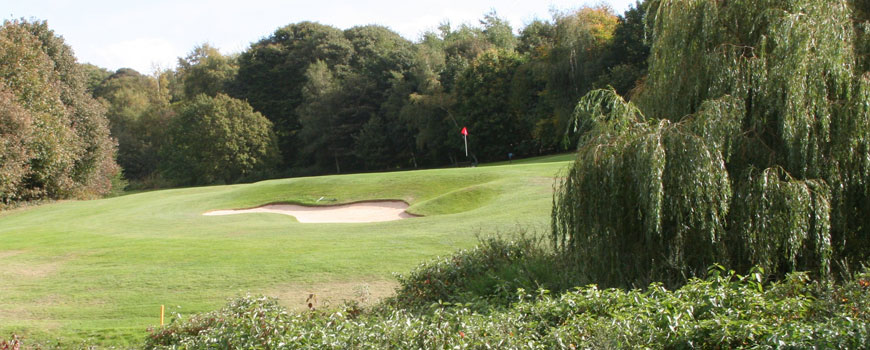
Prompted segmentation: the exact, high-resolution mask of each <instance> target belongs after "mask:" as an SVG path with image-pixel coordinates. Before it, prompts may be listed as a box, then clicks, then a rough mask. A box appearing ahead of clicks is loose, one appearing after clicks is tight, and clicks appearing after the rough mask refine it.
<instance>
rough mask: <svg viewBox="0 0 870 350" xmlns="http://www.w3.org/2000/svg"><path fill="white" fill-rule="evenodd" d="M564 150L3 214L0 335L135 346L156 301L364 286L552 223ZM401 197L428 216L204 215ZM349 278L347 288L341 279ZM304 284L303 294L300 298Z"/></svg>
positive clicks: (203, 304)
mask: <svg viewBox="0 0 870 350" xmlns="http://www.w3.org/2000/svg"><path fill="white" fill-rule="evenodd" d="M567 165H568V163H567V162H565V161H557V162H553V161H552V160H546V159H545V160H542V162H537V163H536V162H534V160H531V161H529V160H526V164H513V165H509V166H508V165H503V166H491V167H478V168H461V169H438V170H422V171H407V172H397V173H378V174H359V175H342V176H324V177H310V178H296V179H283V180H271V181H264V182H259V183H255V184H246V185H233V186H215V187H199V188H187V189H175V190H165V191H154V192H145V193H138V194H132V195H127V196H121V197H116V198H111V199H104V200H95V201H69V202H60V203H53V204H47V205H42V206H38V207H32V208H26V209H18V210H12V211H8V212H4V213H0V337H2V336H3V335H9V334H11V333H16V334H23V335H24V336H26V337H27V339H29V340H31V341H37V340H38V341H48V340H60V341H62V342H64V343H65V344H70V343H80V342H86V343H89V344H90V343H96V344H98V345H119V346H131V345H136V344H139V343H141V341H142V339H143V338H144V336H145V334H146V329H147V327H149V326H153V325H156V324H158V323H159V319H158V316H159V310H160V305H161V304H163V305H166V306H167V319H168V318H169V315H170V312H180V313H182V314H190V313H194V312H202V311H207V310H212V309H216V308H218V307H220V306H221V305H223V304H224V302H225V301H226V299H227V298H230V297H233V296H237V295H240V294H244V293H248V292H250V293H266V294H275V295H282V296H283V297H287V298H290V299H292V300H296V299H295V298H296V297H297V296H294V295H290V296H287V295H286V294H287V293H282V291H285V290H296V289H294V287H293V286H296V285H314V284H329V283H336V284H337V285H343V286H348V285H354V284H356V283H358V284H360V285H362V284H365V283H368V282H379V281H386V280H391V279H392V273H394V272H400V273H403V272H407V271H409V270H410V269H411V268H412V267H413V266H415V265H416V264H418V263H419V262H421V261H423V260H425V259H427V258H431V257H433V256H436V255H445V254H449V253H451V252H452V251H454V250H456V249H458V248H466V247H470V246H472V245H473V244H474V243H475V237H474V236H475V234H476V233H487V232H495V231H510V230H512V229H513V228H515V227H517V226H523V227H531V228H533V229H544V228H545V227H546V226H547V223H548V220H549V212H550V208H551V205H552V204H551V201H552V188H553V177H554V176H556V175H557V174H558V173H559V172H560V171H561V170H564V169H565V168H566V167H567ZM321 197H325V198H328V199H333V198H334V199H335V200H336V201H335V202H330V204H334V203H348V202H356V201H362V200H375V199H401V200H404V201H406V202H408V203H409V204H411V207H410V208H409V211H410V212H412V213H415V214H420V215H425V216H424V217H419V218H413V219H407V220H401V221H393V222H383V223H368V224H301V223H298V222H297V221H296V220H295V219H294V218H293V217H290V216H284V215H276V214H244V215H230V216H217V217H206V216H203V215H202V213H204V212H206V211H208V210H213V209H232V208H248V207H254V206H258V205H261V204H266V203H274V202H293V203H302V204H314V203H316V202H317V200H318V199H319V198H321ZM345 288H346V287H345ZM304 297H305V296H304V295H299V296H298V299H299V300H302V299H304Z"/></svg>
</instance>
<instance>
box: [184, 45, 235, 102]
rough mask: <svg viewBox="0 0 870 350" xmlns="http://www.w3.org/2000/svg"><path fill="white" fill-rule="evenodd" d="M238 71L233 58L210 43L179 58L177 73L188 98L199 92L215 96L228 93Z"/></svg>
mask: <svg viewBox="0 0 870 350" xmlns="http://www.w3.org/2000/svg"><path fill="white" fill-rule="evenodd" d="M237 71H238V66H237V65H236V62H235V60H234V59H233V58H230V57H226V56H224V55H222V54H221V53H220V51H219V50H218V49H216V48H214V47H212V46H211V45H209V44H202V45H199V46H197V47H195V48H194V49H193V51H191V52H190V54H188V55H187V57H185V58H179V59H178V70H177V74H178V75H179V78H180V80H181V84H182V86H183V87H184V96H185V97H186V98H188V99H192V98H194V97H196V95H199V94H206V95H209V96H212V97H214V96H216V95H217V94H218V93H226V92H227V90H228V89H229V87H230V86H229V85H230V83H231V82H232V81H233V80H234V79H235V77H236V72H237Z"/></svg>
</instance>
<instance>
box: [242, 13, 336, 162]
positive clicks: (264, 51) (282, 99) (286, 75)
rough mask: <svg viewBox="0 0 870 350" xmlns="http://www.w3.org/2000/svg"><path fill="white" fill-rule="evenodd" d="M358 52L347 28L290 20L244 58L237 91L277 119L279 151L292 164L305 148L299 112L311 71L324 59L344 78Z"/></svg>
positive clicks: (276, 129)
mask: <svg viewBox="0 0 870 350" xmlns="http://www.w3.org/2000/svg"><path fill="white" fill-rule="evenodd" d="M352 56H353V46H352V45H351V43H350V41H348V40H347V39H346V38H345V37H344V33H343V32H342V31H341V30H339V29H337V28H334V27H331V26H327V25H322V24H318V23H313V22H300V23H295V24H290V25H288V26H285V27H282V28H279V29H278V30H276V31H275V33H273V34H272V35H270V36H269V37H267V38H265V39H262V40H260V41H258V42H256V43H254V44H252V45H251V47H250V48H249V49H248V50H247V51H245V52H243V53H242V54H241V55H240V56H239V59H238V60H239V72H238V75H237V78H236V80H235V83H234V86H233V88H232V90H231V91H232V95H233V96H234V97H236V98H239V99H242V100H247V101H248V102H249V103H250V104H251V106H252V107H254V109H255V110H256V111H258V112H260V113H262V114H263V115H264V116H266V118H268V119H269V120H270V121H272V123H273V124H274V126H275V133H276V134H277V135H278V147H279V150H280V151H281V154H282V156H283V158H284V160H285V162H286V163H287V164H291V165H292V164H293V163H294V162H295V160H296V157H297V148H298V147H300V146H301V145H300V144H299V143H298V138H297V134H298V132H299V130H300V128H301V124H300V122H299V115H298V114H297V110H298V108H299V106H300V105H301V103H302V99H303V96H302V87H303V86H304V85H305V71H306V69H308V67H309V66H310V65H311V64H312V63H314V62H317V61H318V60H319V61H323V62H325V63H326V64H327V66H329V67H330V68H331V69H333V70H334V71H335V72H336V73H337V74H338V75H339V76H342V75H343V74H344V73H345V72H346V71H347V67H348V65H349V64H350V60H351V57H352Z"/></svg>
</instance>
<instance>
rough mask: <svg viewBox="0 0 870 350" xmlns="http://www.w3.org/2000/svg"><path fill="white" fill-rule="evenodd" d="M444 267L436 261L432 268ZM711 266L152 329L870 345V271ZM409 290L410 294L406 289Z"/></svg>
mask: <svg viewBox="0 0 870 350" xmlns="http://www.w3.org/2000/svg"><path fill="white" fill-rule="evenodd" d="M435 264H436V265H437V264H439V263H437V262H436V263H435ZM761 275H762V273H761V271H754V272H753V273H751V274H749V275H746V276H741V275H738V274H736V273H734V272H733V271H727V272H726V271H724V270H723V269H721V268H718V267H714V268H713V269H712V271H711V273H710V274H709V277H708V278H707V279H704V280H701V279H692V280H691V281H689V283H688V284H686V285H684V286H683V287H681V288H679V289H677V290H668V289H666V288H664V287H663V286H662V285H661V284H658V283H656V284H651V285H650V286H648V288H646V290H644V291H641V290H630V291H626V290H622V289H599V288H597V287H596V286H594V285H593V286H587V287H582V288H576V289H575V290H573V291H570V292H567V293H564V294H558V295H551V294H550V293H549V292H547V291H546V290H538V291H537V292H535V293H528V292H526V291H525V290H520V291H519V292H518V293H517V294H515V297H514V300H515V302H514V303H513V304H512V305H510V307H507V308H501V309H497V310H489V311H490V312H486V313H478V312H476V311H473V310H472V309H470V308H469V307H467V306H466V305H461V304H460V305H450V304H446V303H440V304H436V305H435V306H434V307H433V308H432V309H431V310H430V311H429V312H427V313H423V314H419V313H415V312H411V311H408V310H407V309H403V308H401V307H397V308H387V309H385V310H381V311H379V312H363V313H359V311H358V310H356V309H346V310H340V311H336V312H320V311H317V312H305V313H291V312H288V311H287V310H285V309H284V308H283V307H281V306H280V305H279V304H278V303H277V302H276V301H275V300H272V299H269V298H264V297H252V296H246V297H241V298H236V299H233V300H230V301H229V303H228V304H227V306H226V307H224V308H223V309H221V310H218V311H214V312H210V313H205V314H199V315H194V316H192V317H190V318H188V319H186V320H180V319H175V320H173V322H172V323H170V324H169V325H168V326H166V327H163V328H160V329H153V330H151V333H150V335H148V336H147V338H146V345H145V348H146V349H149V350H153V349H206V348H207V349H492V348H497V349H577V348H582V349H599V348H612V349H637V348H644V349H680V348H702V349H750V348H751V349H757V348H841V349H859V348H866V347H867V346H870V344H868V343H867V341H868V339H870V312H868V310H870V287H868V284H870V282H868V278H870V273H866V272H865V273H863V274H859V275H856V276H855V277H854V278H851V279H850V280H849V281H848V282H845V283H843V284H839V285H832V284H828V283H819V282H815V281H812V280H810V278H809V277H808V276H807V274H804V273H792V274H789V275H788V276H787V277H786V278H785V279H783V280H782V281H780V282H776V283H772V284H765V283H762V279H761ZM407 287H408V286H404V287H403V288H407Z"/></svg>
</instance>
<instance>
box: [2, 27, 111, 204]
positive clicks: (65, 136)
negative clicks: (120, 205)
mask: <svg viewBox="0 0 870 350" xmlns="http://www.w3.org/2000/svg"><path fill="white" fill-rule="evenodd" d="M0 91H6V93H7V96H6V98H4V99H3V101H5V103H8V105H7V106H6V107H5V109H6V110H7V113H11V114H13V115H18V116H19V117H16V118H8V117H7V118H6V120H7V121H11V120H18V122H15V123H16V124H18V125H20V126H22V127H23V126H24V125H27V124H30V125H32V126H33V129H32V134H31V135H30V136H31V137H32V138H31V139H30V140H29V142H27V146H26V147H28V148H29V149H30V150H32V153H29V156H30V158H29V159H28V166H27V173H26V174H25V175H24V177H23V178H22V179H21V180H20V181H18V180H16V181H15V182H16V183H17V186H14V191H13V192H11V193H4V194H3V195H2V196H0V197H3V201H5V202H10V201H15V200H29V199H39V198H46V197H47V198H67V197H71V196H79V197H81V196H93V195H100V194H104V193H107V192H108V191H109V190H110V189H111V186H112V185H111V180H112V178H113V177H114V176H115V175H116V174H117V165H116V164H115V161H114V153H115V147H114V142H113V141H112V139H111V138H110V137H109V130H108V125H107V124H108V123H107V121H106V118H105V116H104V114H103V113H104V110H103V109H102V107H101V105H100V104H99V103H97V102H96V101H95V100H94V99H93V98H92V97H91V96H90V94H89V93H88V92H87V85H86V78H85V75H84V74H83V73H82V71H81V67H80V65H79V64H78V63H77V62H76V59H75V57H74V56H73V55H72V51H71V50H70V48H69V47H68V46H66V44H65V43H64V41H63V39H62V38H61V37H58V36H56V35H55V34H54V32H53V31H52V30H50V29H49V28H48V25H47V24H46V23H45V22H27V21H6V22H4V24H3V26H2V28H0ZM8 94H11V95H12V96H14V98H13V97H10V96H9V95H8ZM15 105H17V107H15ZM22 109H23V110H24V111H25V112H24V114H25V115H27V118H29V119H30V122H29V123H28V122H26V121H22V120H21V119H20V113H21V110H22ZM27 118H25V119H27ZM0 167H2V166H0ZM16 168H17V167H16Z"/></svg>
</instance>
